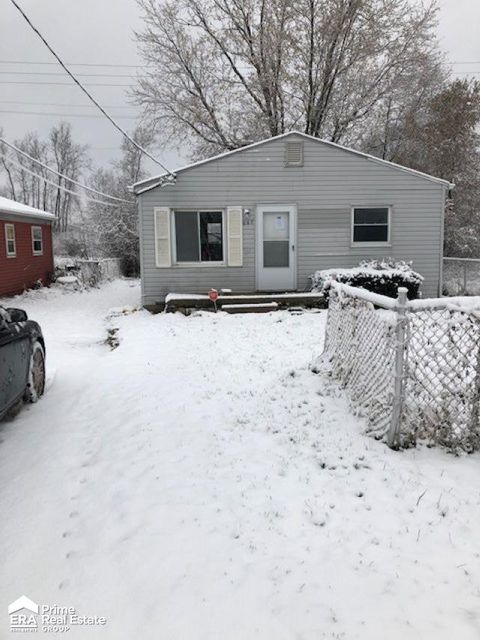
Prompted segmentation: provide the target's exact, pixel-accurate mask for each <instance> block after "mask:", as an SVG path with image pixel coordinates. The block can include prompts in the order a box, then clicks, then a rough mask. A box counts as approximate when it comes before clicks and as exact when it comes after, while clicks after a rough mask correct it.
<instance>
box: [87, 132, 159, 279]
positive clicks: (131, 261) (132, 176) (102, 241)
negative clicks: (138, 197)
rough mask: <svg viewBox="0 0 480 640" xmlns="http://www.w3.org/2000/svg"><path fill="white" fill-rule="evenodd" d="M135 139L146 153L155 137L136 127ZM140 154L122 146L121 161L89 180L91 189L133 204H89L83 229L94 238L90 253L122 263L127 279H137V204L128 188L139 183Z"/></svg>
mask: <svg viewBox="0 0 480 640" xmlns="http://www.w3.org/2000/svg"><path fill="white" fill-rule="evenodd" d="M133 137H134V139H135V140H136V141H137V142H139V143H140V145H141V146H142V147H143V148H145V149H148V148H149V147H151V145H152V143H153V141H154V133H153V130H152V129H151V128H150V127H148V128H147V127H142V126H138V127H137V128H136V129H135V131H134V133H133ZM143 159H144V156H143V154H142V153H141V152H140V151H139V150H138V149H136V148H135V147H133V145H131V144H130V143H129V142H128V141H126V140H124V141H123V143H122V157H121V159H120V160H119V161H117V162H114V163H112V167H111V168H110V169H98V170H97V171H96V172H95V173H94V175H93V177H92V180H91V186H93V187H94V188H95V189H99V190H101V191H104V192H106V193H109V194H111V195H115V196H117V197H119V198H123V199H125V200H131V201H132V204H130V205H129V204H126V203H119V204H118V205H117V206H115V207H111V206H108V207H106V206H103V205H102V204H99V203H94V202H91V203H89V208H88V215H87V217H86V218H85V225H86V226H87V227H88V228H89V229H90V230H91V231H92V234H91V235H93V236H94V237H95V238H96V244H95V246H90V247H89V251H90V253H92V252H95V253H97V254H100V255H103V256H105V257H118V258H120V260H121V266H122V272H123V273H124V274H126V275H138V274H139V270H140V263H139V238H138V216H137V208H136V204H135V202H134V201H133V200H134V199H133V196H132V194H131V193H130V192H129V191H128V187H129V186H131V185H132V184H134V183H135V182H137V181H138V180H141V179H142V178H143V177H144V176H145V174H144V171H143V162H142V161H143Z"/></svg>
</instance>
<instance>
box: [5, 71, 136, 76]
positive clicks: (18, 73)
mask: <svg viewBox="0 0 480 640" xmlns="http://www.w3.org/2000/svg"><path fill="white" fill-rule="evenodd" d="M0 74H1V75H15V76H63V75H64V74H63V73H62V72H61V71H4V70H2V71H0ZM146 77H147V76H137V75H134V74H131V73H77V78H146Z"/></svg>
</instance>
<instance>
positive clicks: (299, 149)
mask: <svg viewBox="0 0 480 640" xmlns="http://www.w3.org/2000/svg"><path fill="white" fill-rule="evenodd" d="M285 166H286V167H303V142H287V143H286V144H285Z"/></svg>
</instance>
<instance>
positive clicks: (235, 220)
mask: <svg viewBox="0 0 480 640" xmlns="http://www.w3.org/2000/svg"><path fill="white" fill-rule="evenodd" d="M227 232H228V266H229V267H241V266H242V264H243V209H242V207H228V208H227Z"/></svg>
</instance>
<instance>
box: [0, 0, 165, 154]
mask: <svg viewBox="0 0 480 640" xmlns="http://www.w3.org/2000/svg"><path fill="white" fill-rule="evenodd" d="M11 2H13V0H11ZM0 84H43V85H45V86H47V85H50V86H53V85H56V86H57V87H74V86H75V85H73V84H70V83H69V82H41V81H40V80H38V81H37V80H0ZM77 84H78V82H77ZM85 84H88V86H89V87H127V88H128V87H133V86H134V85H133V84H106V83H103V82H88V83H85ZM82 91H84V92H86V93H87V95H90V94H89V93H88V91H87V90H86V89H85V87H84V86H83V85H82ZM95 102H96V101H95ZM97 106H98V108H99V109H101V110H102V111H103V107H100V105H98V104H97ZM107 117H108V116H107ZM108 119H109V120H110V118H109V117H108ZM125 135H127V134H125ZM155 162H157V161H155ZM157 164H159V163H158V162H157Z"/></svg>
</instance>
